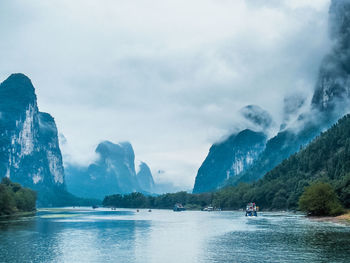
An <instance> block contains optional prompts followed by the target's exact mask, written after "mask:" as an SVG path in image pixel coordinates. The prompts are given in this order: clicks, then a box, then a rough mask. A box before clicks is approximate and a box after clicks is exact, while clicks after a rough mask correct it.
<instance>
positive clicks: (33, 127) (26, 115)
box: [0, 74, 65, 205]
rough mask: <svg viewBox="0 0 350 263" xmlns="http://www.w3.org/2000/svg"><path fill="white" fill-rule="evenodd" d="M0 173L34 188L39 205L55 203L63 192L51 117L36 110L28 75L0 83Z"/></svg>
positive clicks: (34, 97) (62, 180) (55, 137)
mask: <svg viewBox="0 0 350 263" xmlns="http://www.w3.org/2000/svg"><path fill="white" fill-rule="evenodd" d="M0 113H1V115H0V116H1V118H0V176H1V177H4V176H6V177H9V178H10V179H11V180H12V181H14V182H18V183H20V184H22V185H23V186H25V187H30V188H32V189H34V190H36V191H38V202H39V204H41V205H57V204H58V202H57V200H56V198H55V193H56V192H60V193H64V192H65V178H64V169H63V163H62V155H61V151H60V148H59V144H58V137H57V128H56V124H55V121H54V119H53V117H52V116H51V115H50V114H48V113H43V112H39V109H38V106H37V98H36V95H35V90H34V87H33V85H32V83H31V81H30V79H29V78H28V77H26V76H25V75H23V74H13V75H11V76H10V77H9V78H8V79H6V80H5V81H4V82H3V83H1V85H0Z"/></svg>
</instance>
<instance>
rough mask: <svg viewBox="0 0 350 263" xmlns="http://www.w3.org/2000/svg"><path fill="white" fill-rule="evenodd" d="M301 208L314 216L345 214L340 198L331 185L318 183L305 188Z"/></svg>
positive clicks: (300, 200)
mask: <svg viewBox="0 0 350 263" xmlns="http://www.w3.org/2000/svg"><path fill="white" fill-rule="evenodd" d="M299 208H300V210H301V211H305V212H307V213H308V214H309V215H312V216H327V215H331V216H335V215H339V214H341V213H342V212H343V208H342V206H341V204H340V202H339V200H338V197H337V195H336V193H335V191H334V189H333V188H332V186H331V185H330V184H329V183H323V182H316V183H314V184H312V185H310V186H309V187H306V188H305V191H304V193H303V194H302V195H301V197H300V199H299Z"/></svg>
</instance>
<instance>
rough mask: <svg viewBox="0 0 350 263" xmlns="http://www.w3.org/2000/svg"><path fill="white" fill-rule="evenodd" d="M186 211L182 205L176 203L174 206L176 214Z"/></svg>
mask: <svg viewBox="0 0 350 263" xmlns="http://www.w3.org/2000/svg"><path fill="white" fill-rule="evenodd" d="M185 210H186V208H184V207H183V205H182V204H180V203H176V204H175V205H174V208H173V211H174V212H180V211H185Z"/></svg>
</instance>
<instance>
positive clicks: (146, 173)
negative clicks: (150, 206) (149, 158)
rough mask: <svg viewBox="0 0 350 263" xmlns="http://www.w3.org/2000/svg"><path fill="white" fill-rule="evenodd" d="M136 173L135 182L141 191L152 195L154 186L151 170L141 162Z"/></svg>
mask: <svg viewBox="0 0 350 263" xmlns="http://www.w3.org/2000/svg"><path fill="white" fill-rule="evenodd" d="M138 170H139V171H138V172H137V174H136V179H137V182H138V183H139V186H140V188H141V189H142V190H143V191H146V192H149V193H154V192H155V184H154V180H153V176H152V172H151V169H150V168H149V167H148V165H147V164H146V163H144V162H141V163H140V164H139V167H138Z"/></svg>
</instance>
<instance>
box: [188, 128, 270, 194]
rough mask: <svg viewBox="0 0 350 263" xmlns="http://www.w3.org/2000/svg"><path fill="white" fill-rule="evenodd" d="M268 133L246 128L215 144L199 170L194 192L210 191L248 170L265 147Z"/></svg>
mask: <svg viewBox="0 0 350 263" xmlns="http://www.w3.org/2000/svg"><path fill="white" fill-rule="evenodd" d="M265 143H266V135H264V134H263V133H261V132H254V131H252V130H248V129H247V130H244V131H242V132H240V133H238V134H234V135H231V136H230V137H229V138H227V139H226V140H225V141H223V142H220V143H217V144H214V145H213V146H212V147H211V148H210V150H209V154H208V156H207V158H206V159H205V161H204V162H203V164H202V166H201V167H200V168H199V170H198V174H197V176H196V181H195V185H194V188H193V193H201V192H209V191H213V190H216V189H217V188H219V187H220V186H222V185H223V183H224V182H225V180H227V179H229V178H230V177H234V176H236V175H238V174H240V173H241V172H242V171H244V170H246V169H247V168H248V167H249V166H250V165H252V164H253V162H254V161H255V160H256V159H257V158H258V156H259V155H260V153H261V152H262V151H263V150H264V149H265Z"/></svg>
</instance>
